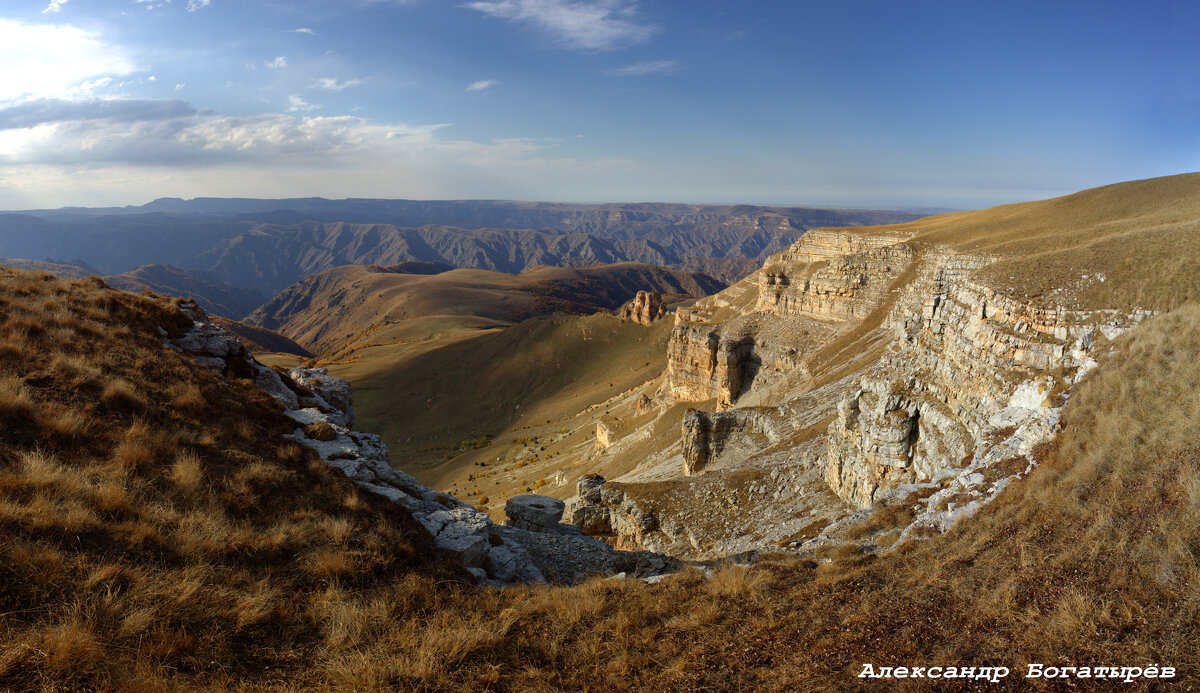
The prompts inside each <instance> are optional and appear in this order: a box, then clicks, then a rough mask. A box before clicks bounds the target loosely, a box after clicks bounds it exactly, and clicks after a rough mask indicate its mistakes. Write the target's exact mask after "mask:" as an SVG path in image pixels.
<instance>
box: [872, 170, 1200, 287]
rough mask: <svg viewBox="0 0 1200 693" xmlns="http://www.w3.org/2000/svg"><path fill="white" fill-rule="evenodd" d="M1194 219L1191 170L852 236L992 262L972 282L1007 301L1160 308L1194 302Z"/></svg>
mask: <svg viewBox="0 0 1200 693" xmlns="http://www.w3.org/2000/svg"><path fill="white" fill-rule="evenodd" d="M1198 218H1200V173H1189V174H1184V175H1179V176H1168V177H1164V178H1151V179H1147V180H1139V181H1132V182H1127V183H1118V184H1116V185H1109V186H1104V187H1101V188H1093V189H1090V190H1084V191H1082V192H1078V193H1075V194H1073V195H1067V196H1064V197H1058V198H1054V199H1050V200H1040V201H1037V202H1022V203H1017V204H1011V205H1003V206H1000V207H993V208H991V209H983V210H978V211H972V212H956V213H952V214H941V215H938V216H933V217H928V218H926V219H920V220H918V221H914V222H910V223H908V224H901V225H894V226H879V227H869V228H863V229H860V231H861V232H864V233H895V232H899V233H902V234H906V235H913V237H914V239H915V240H917V241H927V242H934V243H944V244H948V245H951V246H953V247H955V248H958V249H959V250H962V251H965V252H970V253H979V254H983V255H989V256H992V257H997V258H1000V261H999V262H996V263H995V264H993V265H990V266H988V267H987V268H985V269H983V270H982V271H980V272H979V276H980V278H981V279H982V280H983V281H985V282H986V283H987V284H989V285H991V286H994V287H996V288H998V289H1000V290H1002V291H1004V292H1005V293H1009V294H1012V295H1016V296H1028V297H1039V298H1041V299H1043V300H1046V301H1056V302H1059V303H1060V304H1062V305H1065V306H1067V307H1080V308H1086V309H1096V308H1119V309H1127V308H1132V307H1141V308H1150V309H1155V310H1166V309H1169V308H1172V307H1175V306H1178V305H1182V304H1185V303H1192V302H1196V301H1200V263H1197V262H1196V258H1198V257H1200V234H1198V233H1196V220H1197V219H1198ZM1098 274H1102V275H1104V279H1103V280H1100V279H1099V278H1098ZM1056 289H1059V290H1060V291H1059V292H1058V293H1056V292H1055V290H1056Z"/></svg>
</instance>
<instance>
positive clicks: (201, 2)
mask: <svg viewBox="0 0 1200 693" xmlns="http://www.w3.org/2000/svg"><path fill="white" fill-rule="evenodd" d="M210 4H212V0H188V4H187V11H188V12H195V11H196V10H198V9H200V8H202V7H208V6H209V5H210Z"/></svg>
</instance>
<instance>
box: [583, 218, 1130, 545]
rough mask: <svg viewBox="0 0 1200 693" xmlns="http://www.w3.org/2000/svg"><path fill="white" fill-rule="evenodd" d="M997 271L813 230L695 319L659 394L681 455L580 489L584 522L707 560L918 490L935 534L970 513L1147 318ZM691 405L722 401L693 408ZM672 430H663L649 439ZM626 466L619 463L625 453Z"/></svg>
mask: <svg viewBox="0 0 1200 693" xmlns="http://www.w3.org/2000/svg"><path fill="white" fill-rule="evenodd" d="M993 261H994V260H993V259H992V258H989V257H984V256H975V255H970V254H966V253H963V252H960V251H956V250H954V249H952V248H950V247H948V246H942V245H938V244H934V243H930V242H927V241H920V240H918V241H914V240H911V239H906V238H902V237H898V236H894V235H892V236H889V235H884V234H864V233H860V232H857V231H853V230H844V231H813V232H809V233H807V234H806V235H805V236H804V237H802V238H801V239H800V240H799V241H797V242H796V243H795V244H793V245H792V247H791V248H789V249H788V250H787V251H784V252H781V253H778V254H776V255H774V256H772V257H771V258H770V259H768V261H767V262H766V263H765V264H764V266H763V267H762V269H760V270H759V271H758V272H756V273H755V274H753V275H751V276H750V277H748V278H746V279H745V280H743V281H741V282H738V283H737V284H735V285H733V286H731V287H729V288H727V289H726V290H724V291H722V292H720V293H718V294H715V295H713V296H710V297H707V298H704V299H701V300H700V301H697V302H696V304H695V305H694V306H693V307H691V308H685V309H679V310H677V311H676V317H675V325H674V329H673V331H672V335H671V339H670V341H669V343H668V347H667V348H668V367H667V372H666V375H665V381H664V382H663V384H662V387H661V389H660V390H659V391H658V392H659V394H658V396H659V397H662V398H663V399H664V400H668V401H667V402H664V405H663V406H662V408H661V409H660V412H661V414H660V417H661V416H665V415H666V413H667V412H670V411H674V412H675V416H679V417H680V418H679V423H678V424H677V425H678V426H679V428H678V430H679V438H678V439H677V440H678V443H675V444H670V443H668V444H667V445H663V443H664V442H666V440H665V437H661V438H658V439H655V440H661V441H662V442H658V443H656V445H658V446H659V447H657V448H656V449H654V450H653V451H651V452H650V454H648V455H647V454H646V451H645V450H643V449H642V448H638V452H637V454H638V456H639V459H640V462H638V463H637V464H638V468H636V469H635V470H634V471H633V472H627V473H624V474H622V475H621V476H620V477H618V478H615V479H613V481H612V482H611V483H609V484H608V485H607V486H606V487H605V491H604V492H603V493H601V492H600V491H598V490H596V491H589V492H588V495H586V497H585V494H584V493H583V490H582V489H581V491H580V496H581V498H582V500H581V501H580V503H581V504H580V506H579V507H580V510H579V520H580V521H582V522H584V523H585V524H587V525H588V526H589V527H590V528H591V531H595V532H598V533H606V534H611V535H614V536H615V537H616V538H618V539H619V540H621V541H624V542H627V543H630V544H632V545H641V546H645V547H648V548H659V549H663V550H670V551H672V552H676V553H677V554H678V555H685V554H686V555H689V556H694V557H700V556H713V555H719V554H718V551H719V550H725V551H729V550H751V549H755V548H768V547H771V546H775V547H778V546H787V547H791V548H796V549H799V550H803V548H802V547H803V546H805V545H807V544H806V542H809V543H811V542H818V543H820V542H821V541H826V540H828V539H829V536H832V535H828V536H826V535H822V536H823V537H824V538H821V537H813V533H814V532H822V531H823V530H822V525H821V523H823V522H831V523H833V524H829V525H827V526H828V527H833V526H834V525H835V524H837V523H842V522H843V520H853V519H854V518H855V517H857V518H858V519H861V517H862V516H863V515H862V513H870V512H872V510H867V509H866V508H868V506H872V504H873V503H876V502H886V503H891V504H894V503H897V502H908V500H907V498H908V495H907V494H910V493H915V491H916V490H920V491H921V492H922V493H925V494H926V495H924V496H920V498H918V499H917V500H916V501H913V502H918V503H919V502H920V500H921V498H927V497H936V498H938V499H941V500H945V501H946V507H944V508H943V507H937V508H934V507H932V506H930V507H926V508H924V509H923V510H922V512H923V513H924V514H923V515H921V517H923V518H925V520H922V522H925V521H926V520H928V522H926V524H929V523H932V524H929V526H935V525H936V527H938V528H941V529H944V528H945V527H947V526H949V524H952V523H953V522H954V521H956V520H955V518H959V517H965V516H966V515H965V513H967V512H968V510H969V509H973V508H977V507H978V506H979V505H981V504H982V503H984V502H986V499H988V498H991V497H994V495H995V494H996V493H998V492H999V489H1000V488H1001V487H1000V486H999V484H1000V482H1001V481H1002V480H1003V479H1007V480H1008V481H1006V482H1005V483H1010V482H1011V480H1012V478H1016V477H1019V476H1020V475H1021V474H1023V473H1027V470H1028V469H1031V468H1032V466H1033V465H1035V464H1036V460H1035V456H1033V454H1032V452H1031V451H1032V450H1033V449H1034V448H1035V447H1036V446H1037V445H1039V444H1040V443H1042V442H1045V441H1047V440H1050V439H1051V438H1052V437H1053V435H1054V431H1055V430H1056V428H1055V427H1056V426H1057V423H1058V414H1059V412H1060V410H1061V406H1062V404H1063V402H1064V401H1065V398H1066V397H1067V396H1069V393H1070V388H1071V386H1072V385H1073V384H1074V383H1075V382H1077V381H1078V379H1079V377H1080V376H1081V375H1082V373H1084V372H1086V371H1087V370H1088V369H1089V368H1090V367H1092V366H1094V365H1095V363H1096V361H1095V359H1093V358H1092V356H1091V353H1092V351H1093V350H1095V349H1096V348H1097V347H1098V345H1102V344H1104V343H1105V340H1107V339H1112V338H1113V337H1115V336H1116V335H1117V334H1119V333H1121V332H1122V331H1124V330H1126V329H1129V328H1130V327H1132V326H1133V325H1135V324H1136V323H1137V322H1139V321H1140V320H1141V319H1142V318H1143V317H1145V315H1146V314H1145V313H1141V312H1134V313H1131V314H1120V313H1118V312H1116V311H1091V312H1080V311H1072V310H1066V309H1063V308H1061V307H1058V306H1056V305H1054V304H1052V303H1049V302H1047V301H1045V300H1042V299H1039V298H1018V297H1017V296H1014V295H1008V294H1005V293H1002V292H1000V291H998V290H996V289H994V288H992V287H990V286H988V285H986V284H984V283H983V282H981V281H980V280H978V279H977V278H976V275H977V273H978V270H980V269H981V268H984V267H986V266H988V265H990V264H991V263H992V262H993ZM669 400H673V402H671V401H669ZM691 402H706V404H705V405H703V406H694V407H693V408H690V409H689V408H687V407H686V406H681V403H691ZM713 409H715V410H716V411H712V410H713ZM639 412H640V410H639ZM662 423H663V422H662V421H661V418H659V419H654V420H651V421H650V423H648V424H645V429H646V434H647V435H646V437H645V439H650V438H649V436H650V434H651V433H653V432H654V430H659V431H661V430H662V428H663V427H662V426H661V424H662ZM655 425H658V429H654V426H655ZM655 435H657V434H655ZM672 442H673V441H672ZM630 449H631V450H632V448H630ZM609 454H610V456H609V458H607V462H608V463H610V464H611V463H612V461H613V460H614V459H616V456H617V455H619V454H621V450H617V451H616V453H615V454H614V453H612V451H611V450H610V451H609ZM993 466H995V467H996V469H992V467H993ZM1010 467H1012V469H1009V468H1010ZM1018 467H1019V469H1017V468H1018ZM618 492H619V493H618ZM929 493H933V494H934V495H933V496H929V495H928V494H929ZM938 494H941V495H938ZM972 494H974V495H972ZM967 495H970V496H971V498H973V500H972V501H971V502H970V503H968V504H967V505H964V506H962V507H959V506H958V505H956V504H959V503H961V502H962V500H963V498H964V497H965V496H967ZM967 506H970V508H968V507H967ZM854 509H863V510H861V511H859V512H855V511H854ZM971 511H972V512H973V510H971ZM640 513H652V514H653V515H654V517H655V518H656V523H655V524H656V527H657V529H653V530H650V529H647V527H646V526H643V525H641V524H639V522H638V521H637V518H640V517H641V514H640ZM939 513H940V514H939ZM747 518H749V519H747ZM829 518H833V519H832V520H831V519H829ZM835 534H836V533H835ZM906 536H908V535H906ZM781 542H782V543H781ZM718 547H720V548H719V549H718Z"/></svg>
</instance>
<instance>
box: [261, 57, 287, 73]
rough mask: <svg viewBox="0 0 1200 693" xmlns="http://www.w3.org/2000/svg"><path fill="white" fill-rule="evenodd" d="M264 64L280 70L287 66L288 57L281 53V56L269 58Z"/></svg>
mask: <svg viewBox="0 0 1200 693" xmlns="http://www.w3.org/2000/svg"><path fill="white" fill-rule="evenodd" d="M263 64H264V65H266V66H267V67H270V68H273V69H276V70H278V69H281V68H285V67H287V58H286V57H285V56H282V55H280V56H278V57H276V58H275V59H274V60H268V61H266V62H265V63H263Z"/></svg>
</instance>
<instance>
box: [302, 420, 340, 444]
mask: <svg viewBox="0 0 1200 693" xmlns="http://www.w3.org/2000/svg"><path fill="white" fill-rule="evenodd" d="M304 435H305V436H307V437H309V438H312V439H313V440H320V441H324V442H329V441H331V440H337V437H338V434H337V431H335V430H334V429H333V426H330V425H329V424H328V423H326V422H324V421H317V422H314V423H312V424H310V425H309V426H308V427H307V428H305V429H304Z"/></svg>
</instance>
